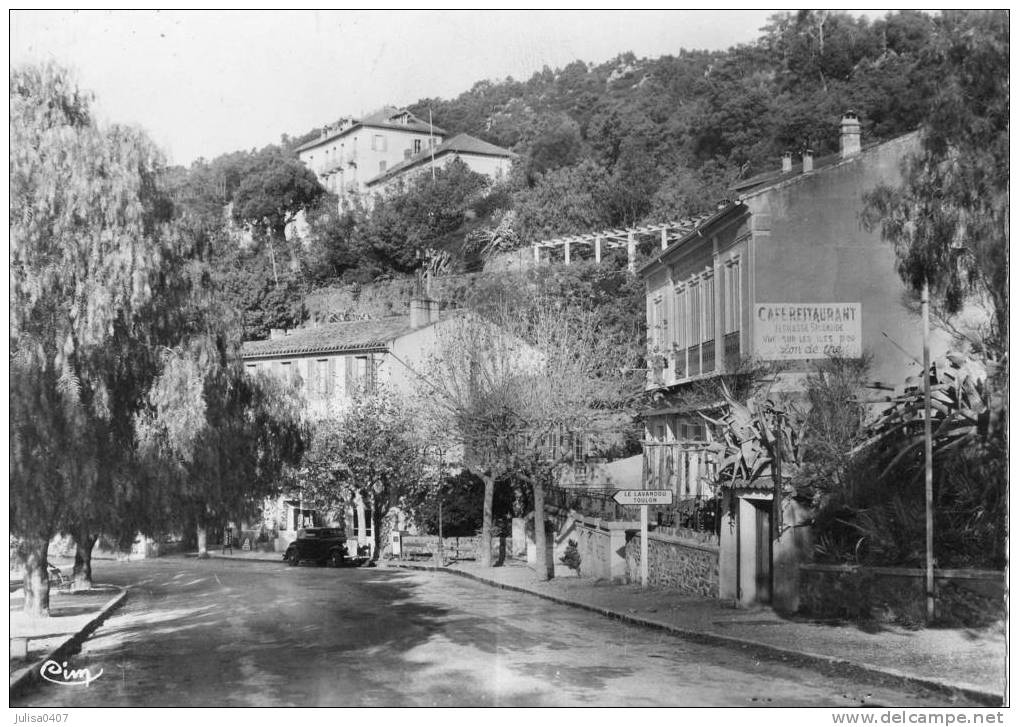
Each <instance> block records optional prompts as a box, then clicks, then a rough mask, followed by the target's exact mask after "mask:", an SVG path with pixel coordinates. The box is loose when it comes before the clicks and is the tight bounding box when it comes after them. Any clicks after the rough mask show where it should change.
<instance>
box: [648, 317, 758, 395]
mask: <svg viewBox="0 0 1019 727" xmlns="http://www.w3.org/2000/svg"><path fill="white" fill-rule="evenodd" d="M719 345H720V346H721V347H722V356H721V362H720V363H719V362H718V361H717V359H716V356H717V348H718V346H719ZM740 361H741V351H740V331H733V332H731V333H726V334H725V335H724V337H722V339H721V341H716V340H710V341H703V342H701V343H698V344H697V345H694V346H689V347H687V348H679V347H674V348H673V350H672V351H671V352H669V354H668V356H651V357H649V358H648V364H647V365H648V371H649V373H648V388H650V389H653V388H661V387H663V386H674V385H675V384H681V383H684V382H686V381H689V380H691V379H696V378H699V377H702V376H712V375H717V374H723V373H733V372H735V371H737V370H738V369H739V366H740Z"/></svg>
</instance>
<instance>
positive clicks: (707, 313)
mask: <svg viewBox="0 0 1019 727" xmlns="http://www.w3.org/2000/svg"><path fill="white" fill-rule="evenodd" d="M701 297H702V298H703V301H704V307H703V311H704V327H703V328H702V329H701V341H712V340H714V338H715V276H714V275H713V274H712V273H711V272H710V271H709V272H707V273H705V274H704V282H703V284H702V285H701Z"/></svg>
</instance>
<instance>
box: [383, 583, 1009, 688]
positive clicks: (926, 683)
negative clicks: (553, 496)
mask: <svg viewBox="0 0 1019 727" xmlns="http://www.w3.org/2000/svg"><path fill="white" fill-rule="evenodd" d="M396 567H397V568H403V569H405V570H416V571H426V572H438V573H449V574H451V575H456V576H460V577H462V578H467V579H469V580H474V581H478V582H479V583H484V584H485V585H489V586H494V587H496V588H501V589H503V590H506V591H515V592H518V593H528V594H530V595H532V596H537V597H538V598H544V599H545V600H547V601H552V602H554V603H558V604H561V605H564V606H572V607H574V608H580V609H583V610H585V611H592V612H594V613H598V614H601V615H602V616H607V617H608V618H612V619H615V620H617V621H622V622H624V623H629V624H633V625H635V626H644V627H647V628H653V629H659V630H661V631H668V632H670V633H672V634H674V635H675V636H678V637H679V638H681V639H684V640H686V641H691V642H694V643H699V644H705V645H707V646H726V647H729V648H734V649H739V650H741V651H743V652H744V653H750V654H752V655H753V656H755V657H758V658H764V659H768V660H770V661H780V662H785V663H789V662H794V663H795V665H798V666H810V667H814V668H816V669H818V670H819V671H820V672H821V673H823V674H825V675H828V676H846V677H850V678H862V679H866V680H871V681H872V680H874V679H875V678H878V679H881V680H883V681H887V682H891V683H892V684H895V685H898V686H904V687H920V688H923V689H928V690H930V691H934V692H938V693H941V694H947V695H949V696H963V697H965V698H966V699H970V700H972V701H974V702H978V703H980V704H983V705H986V706H989V707H1000V706H1002V704H1003V703H1004V699H1003V698H1002V696H1001V695H1000V694H995V693H994V692H987V691H983V690H980V689H975V688H973V687H971V686H967V685H962V684H954V683H952V682H948V681H944V680H941V679H933V678H931V677H921V676H916V675H914V674H907V673H905V672H901V671H898V670H896V669H890V668H887V667H880V666H874V665H872V664H864V663H859V662H854V661H850V660H848V659H842V658H840V657H835V656H825V655H823V654H815V653H812V652H809V651H796V650H794V649H786V648H783V647H780V646H773V645H771V644H765V643H762V642H760V641H754V640H752V639H741V638H739V637H736V636H725V635H722V634H715V633H711V632H704V631H693V630H691V629H686V628H682V627H680V626H675V625H673V624H668V623H663V622H662V621H656V620H654V619H650V618H645V617H642V616H635V615H632V614H628V613H622V612H620V611H613V610H612V609H609V608H603V607H601V606H594V605H591V604H588V603H581V602H579V601H573V600H570V599H567V598H562V597H560V596H553V595H551V594H548V593H541V592H538V591H532V590H530V589H528V588H523V587H521V586H514V585H510V584H508V583H500V582H499V581H495V580H491V579H488V578H485V577H483V576H479V575H475V574H474V573H467V572H465V571H461V570H456V569H453V568H441V567H437V566H420V565H404V564H400V565H397V566H396Z"/></svg>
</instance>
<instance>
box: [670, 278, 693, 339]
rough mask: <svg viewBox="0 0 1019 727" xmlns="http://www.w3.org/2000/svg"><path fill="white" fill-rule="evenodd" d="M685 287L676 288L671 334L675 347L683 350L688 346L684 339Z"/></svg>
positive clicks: (685, 323) (685, 322)
mask: <svg viewBox="0 0 1019 727" xmlns="http://www.w3.org/2000/svg"><path fill="white" fill-rule="evenodd" d="M686 306H687V302H686V286H684V285H680V286H678V287H677V288H676V315H675V316H674V317H675V319H676V324H675V325H674V326H673V329H672V334H673V340H674V341H675V342H676V347H677V348H679V349H684V348H686V347H687V345H689V344H688V343H687V337H686V325H687V321H686Z"/></svg>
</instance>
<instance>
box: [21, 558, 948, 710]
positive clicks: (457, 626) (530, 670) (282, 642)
mask: <svg viewBox="0 0 1019 727" xmlns="http://www.w3.org/2000/svg"><path fill="white" fill-rule="evenodd" d="M96 565H97V567H96V577H97V580H100V581H102V582H113V583H118V584H122V585H130V586H131V595H130V598H129V600H128V602H127V604H126V605H125V607H124V609H123V610H122V611H120V612H118V613H117V614H116V615H115V616H113V617H112V618H110V619H109V620H108V621H107V622H106V623H105V624H104V625H103V626H102V627H101V628H100V629H99V630H98V631H97V632H96V633H95V634H94V635H93V637H92V639H91V640H90V641H89V642H88V643H87V644H86V646H85V648H84V649H83V650H82V652H81V654H79V655H77V656H75V657H72V659H71V660H70V662H71V665H72V666H73V667H75V668H81V667H84V666H87V667H89V668H90V669H92V671H93V672H95V671H97V670H98V669H100V668H101V669H103V675H102V676H101V677H100V678H99V679H98V680H96V681H95V682H94V683H92V684H91V685H90V686H88V687H80V686H79V687H69V686H57V685H51V684H43V685H42V686H41V687H40V688H39V689H38V690H37V691H35V692H34V693H32V694H30V695H28V696H27V697H25V698H23V699H21V700H19V701H18V702H17V703H16V705H15V706H33V707H36V706H37V707H44V706H103V707H110V706H292V705H297V706H337V707H353V706H368V707H372V706H528V707H530V706H717V705H729V706H832V707H853V706H860V705H863V704H866V705H875V704H881V705H889V706H892V705H894V706H914V707H915V706H922V705H935V704H941V703H943V702H942V700H940V699H939V698H936V697H932V696H931V695H926V696H923V695H912V694H909V693H905V692H898V691H893V690H888V689H881V688H873V687H870V686H866V685H860V684H854V683H852V682H850V681H846V680H832V679H830V678H826V677H823V676H821V675H818V674H817V673H816V672H812V671H809V670H805V669H798V668H793V667H788V666H784V665H781V664H774V663H769V662H757V661H755V660H754V659H752V658H751V657H749V656H745V655H743V654H740V653H738V652H736V651H733V650H730V649H723V648H717V647H707V646H701V645H695V644H690V643H687V642H684V641H682V640H680V639H677V638H675V637H673V636H670V635H667V634H665V633H662V632H658V631H654V630H649V629H643V628H639V627H635V626H629V625H626V624H622V623H619V622H616V621H612V620H610V619H607V618H605V617H603V616H599V615H596V614H591V613H588V612H586V611H581V610H578V609H573V608H569V607H566V606H559V605H557V604H553V603H550V602H548V601H544V600H541V599H539V598H536V597H534V596H530V595H526V594H517V593H511V592H507V591H501V590H497V589H493V588H491V587H489V586H485V585H483V584H479V583H475V582H473V581H469V580H466V579H462V578H458V577H456V576H450V575H445V574H432V573H419V572H408V571H396V570H387V569H367V568H364V569H327V568H316V567H314V566H301V567H298V568H291V567H288V566H286V565H284V564H282V563H280V564H276V563H265V562H250V561H249V562H237V561H227V560H215V559H213V560H207V561H197V560H194V559H184V558H172V559H171V558H164V559H159V560H153V561H146V562H133V563H113V562H110V561H100V562H98V563H97V564H96Z"/></svg>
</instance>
